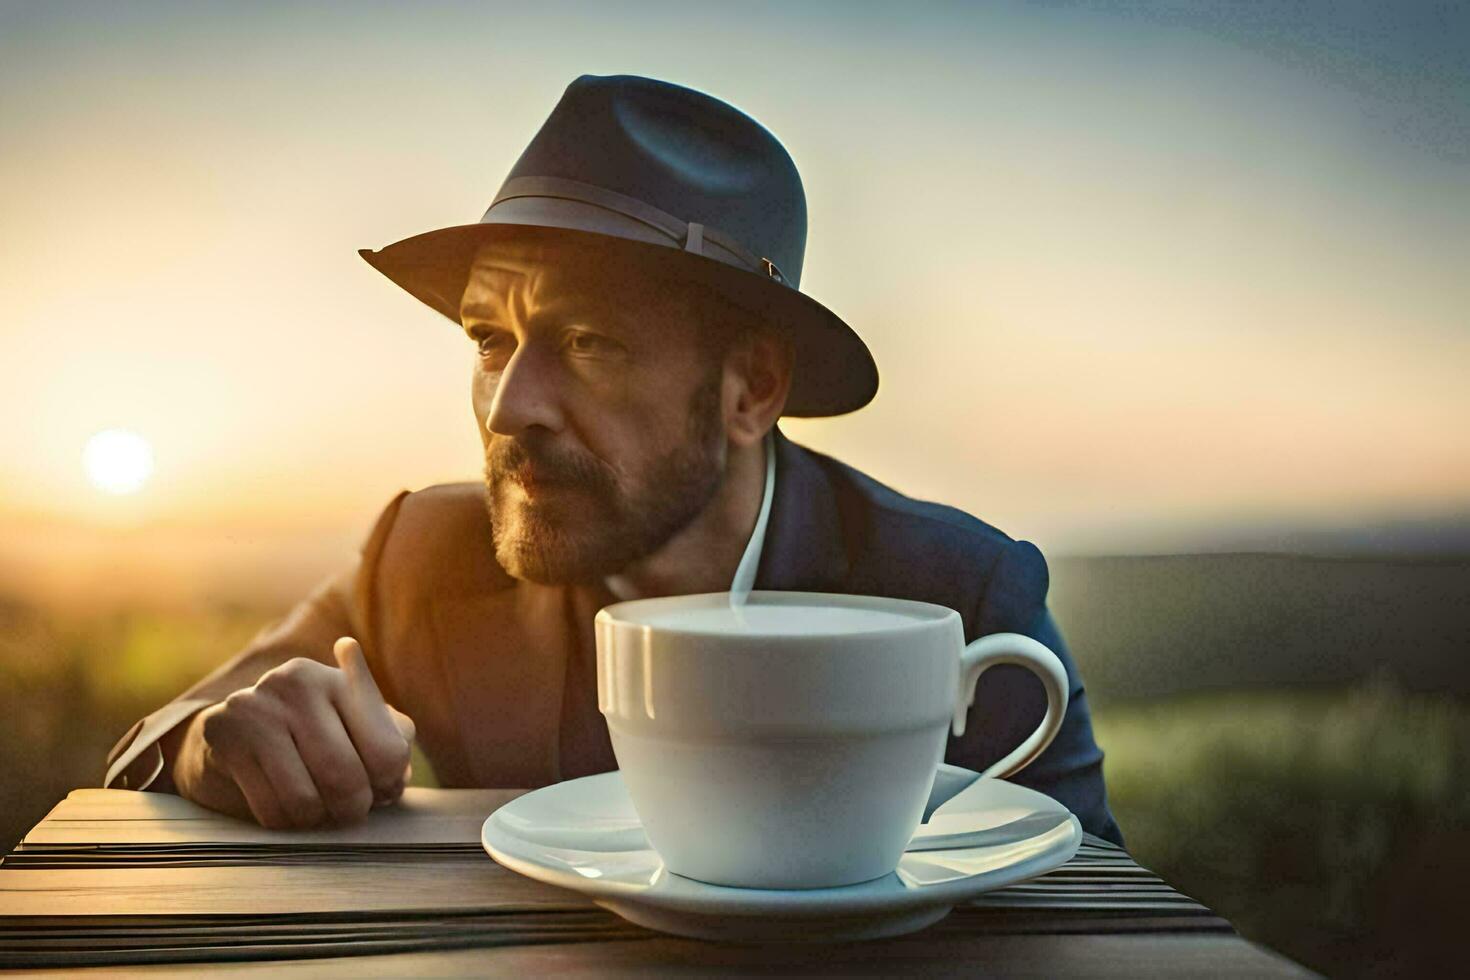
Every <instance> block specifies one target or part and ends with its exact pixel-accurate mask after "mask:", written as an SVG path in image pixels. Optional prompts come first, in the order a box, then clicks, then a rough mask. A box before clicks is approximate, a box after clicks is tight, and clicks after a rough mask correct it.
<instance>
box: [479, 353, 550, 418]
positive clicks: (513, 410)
mask: <svg viewBox="0 0 1470 980" xmlns="http://www.w3.org/2000/svg"><path fill="white" fill-rule="evenodd" d="M552 368H553V365H552V364H550V363H549V359H548V358H547V357H546V356H545V355H544V354H543V353H542V352H540V351H538V350H537V349H536V348H535V347H534V346H532V345H530V344H522V345H521V346H520V347H518V348H517V349H516V352H515V353H514V354H512V355H511V357H510V360H509V361H507V362H506V364H505V369H504V370H502V371H501V372H500V380H499V382H498V383H497V384H496V386H495V397H494V398H493V399H492V400H491V402H490V412H489V414H487V415H486V416H485V428H486V429H488V430H489V431H490V432H492V433H495V434H497V435H504V436H518V435H520V434H521V433H522V432H524V431H525V430H526V429H528V428H530V427H531V426H533V425H539V426H543V427H545V428H547V429H550V430H552V431H553V432H556V431H560V430H561V427H562V415H561V408H560V406H559V404H558V401H557V386H556V380H555V377H554V375H553V370H552Z"/></svg>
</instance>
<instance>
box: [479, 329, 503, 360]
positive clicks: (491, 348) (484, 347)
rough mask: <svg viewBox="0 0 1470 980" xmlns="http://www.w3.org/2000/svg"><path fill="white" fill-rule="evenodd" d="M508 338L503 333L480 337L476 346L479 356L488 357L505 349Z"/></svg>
mask: <svg viewBox="0 0 1470 980" xmlns="http://www.w3.org/2000/svg"><path fill="white" fill-rule="evenodd" d="M507 343H508V340H507V338H506V336H505V334H503V333H492V334H486V335H485V336H483V337H481V338H480V340H479V342H478V343H477V344H476V346H477V347H478V348H479V350H480V356H481V357H489V356H490V355H492V354H498V353H500V352H501V351H503V350H505V349H506V345H507Z"/></svg>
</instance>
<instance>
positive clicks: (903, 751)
mask: <svg viewBox="0 0 1470 980" xmlns="http://www.w3.org/2000/svg"><path fill="white" fill-rule="evenodd" d="M595 624H596V634H597V693H598V705H599V707H600V709H601V710H602V713H603V715H604V716H605V717H606V719H607V726H608V732H609V734H610V736H611V739H612V747H613V752H614V754H615V755H616V757H617V760H618V768H619V769H620V770H621V771H622V775H623V781H624V783H625V784H626V785H627V788H628V793H629V796H630V797H631V799H632V801H633V807H634V809H635V810H636V811H637V812H638V817H639V820H640V821H641V822H642V824H643V828H644V832H645V833H646V834H647V836H648V840H649V843H650V844H651V845H652V846H653V848H654V849H655V850H656V851H658V853H659V856H660V857H661V858H662V859H663V862H664V865H665V866H666V867H667V868H668V870H669V871H672V872H674V873H676V874H679V875H683V876H685V877H688V878H695V879H698V880H700V881H705V882H709V883H712V884H718V885H732V886H738V887H747V888H824V887H835V886H838V885H848V884H855V883H857V882H861V881H868V880H870V879H873V878H879V877H882V876H883V875H886V874H888V873H889V872H891V871H893V869H894V868H896V867H897V866H898V861H899V858H900V857H901V856H902V855H903V851H904V847H905V846H906V845H907V844H908V841H909V838H910V837H912V836H913V833H914V830H915V829H916V828H917V827H918V826H919V823H920V821H921V820H922V818H923V811H924V805H925V803H926V802H927V801H928V798H929V793H930V790H931V789H932V787H933V784H934V776H935V773H936V772H937V771H938V768H939V764H940V762H942V761H943V756H944V748H945V741H946V738H945V736H946V733H947V732H948V731H950V730H953V732H954V734H955V735H956V736H959V735H962V734H964V729H965V719H966V715H967V713H968V711H969V708H970V706H971V705H972V704H973V703H974V699H975V682H976V680H977V678H978V677H979V675H980V673H981V672H983V671H984V670H986V669H987V668H989V667H992V666H994V665H995V664H1002V663H1005V664H1017V665H1020V666H1023V667H1027V668H1029V669H1030V670H1032V671H1033V672H1035V673H1036V675H1037V676H1038V677H1039V678H1041V682H1042V684H1043V686H1044V687H1045V689H1046V700H1047V708H1046V717H1045V718H1044V719H1043V721H1042V723H1041V725H1040V726H1039V727H1038V728H1037V729H1036V731H1035V732H1034V733H1032V734H1031V735H1030V736H1029V737H1028V738H1027V739H1026V740H1025V741H1023V742H1022V743H1021V744H1020V745H1019V746H1017V748H1016V749H1015V750H1014V751H1013V752H1011V753H1010V754H1009V755H1007V756H1006V757H1005V758H1003V759H1001V760H1000V761H999V762H997V763H995V764H994V765H993V766H991V767H989V768H988V769H986V770H985V772H984V773H982V776H983V777H987V778H989V777H1001V776H1006V775H1010V774H1011V773H1014V772H1016V771H1017V770H1019V769H1021V768H1022V767H1023V766H1025V765H1027V764H1028V763H1029V762H1031V760H1033V759H1035V758H1036V756H1038V755H1040V754H1041V752H1042V750H1043V749H1045V748H1046V746H1047V745H1048V744H1050V742H1051V740H1052V739H1053V738H1054V737H1055V736H1056V733H1057V730H1058V729H1059V728H1060V727H1061V724H1062V716H1063V715H1064V714H1065V712H1066V709H1067V675H1066V671H1065V670H1064V669H1063V667H1062V664H1061V661H1059V660H1058V659H1057V657H1056V655H1055V654H1053V653H1052V652H1051V651H1050V650H1048V649H1047V648H1046V646H1045V645H1043V644H1041V643H1039V642H1037V641H1036V640H1034V639H1032V638H1030V637H1028V636H1023V635H1021V634H1019V633H995V634H992V635H990V636H983V637H980V638H979V639H977V640H976V641H975V642H973V643H971V644H969V645H968V646H967V645H966V644H965V642H964V627H963V624H962V622H961V620H960V614H959V613H957V612H956V611H954V610H953V609H949V608H947V607H945V606H940V605H935V604H933V603H927V602H915V601H911V600H907V599H889V598H884V597H878V596H859V595H843V594H833V593H824V592H767V591H755V592H751V593H749V596H748V598H747V600H746V602H745V604H744V605H743V606H740V607H732V606H731V603H730V594H729V593H727V592H715V593H705V594H700V595H682V596H667V597H661V598H655V599H634V600H631V601H628V602H618V603H614V604H612V605H610V606H606V607H605V608H603V609H602V610H601V611H599V612H598V614H597V617H596V621H595Z"/></svg>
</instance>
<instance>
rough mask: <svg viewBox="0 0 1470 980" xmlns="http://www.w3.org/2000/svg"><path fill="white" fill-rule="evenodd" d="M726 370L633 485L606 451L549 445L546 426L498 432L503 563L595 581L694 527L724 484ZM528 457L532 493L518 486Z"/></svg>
mask: <svg viewBox="0 0 1470 980" xmlns="http://www.w3.org/2000/svg"><path fill="white" fill-rule="evenodd" d="M720 380H721V378H720V372H718V371H716V372H713V373H712V374H711V375H710V376H709V377H707V378H706V379H705V380H704V381H703V382H702V383H701V385H700V387H699V388H698V389H697V390H696V391H695V393H694V396H693V398H692V399H691V400H690V405H689V425H688V429H687V438H686V439H685V441H684V442H682V443H681V444H680V445H678V446H675V447H674V448H673V449H671V450H669V451H668V452H666V453H664V454H663V455H661V456H659V457H658V458H657V459H655V460H654V461H653V463H652V464H651V465H650V466H649V467H648V470H647V472H646V473H644V474H642V475H641V479H640V480H639V483H640V486H639V487H637V488H636V489H634V490H633V491H631V492H629V491H625V490H624V489H623V487H622V486H621V485H620V483H619V481H618V479H617V473H616V471H615V470H614V469H613V468H612V467H611V466H609V465H608V464H607V463H605V462H603V461H602V460H601V459H598V458H597V457H595V456H591V455H588V454H581V453H567V452H563V451H561V450H554V449H552V448H551V435H550V433H549V432H546V431H545V430H540V429H535V430H531V432H530V433H528V436H529V438H525V439H520V438H514V437H499V438H497V439H496V440H495V441H492V442H491V444H490V446H489V447H488V449H487V452H486V456H485V506H486V509H487V510H488V511H489V514H490V526H491V531H492V535H493V537H494V541H495V557H496V559H497V560H498V561H499V562H500V565H501V567H502V568H504V569H505V570H506V571H507V572H508V573H509V574H511V575H512V576H514V577H516V578H519V579H527V580H529V581H532V582H539V583H542V584H545V585H570V584H586V583H594V582H597V581H599V580H601V579H603V578H605V577H606V576H608V575H612V574H614V573H616V572H618V571H620V570H622V569H623V568H625V567H626V566H627V565H628V564H629V563H631V562H633V561H635V560H636V559H639V558H642V557H643V556H645V555H648V554H650V553H652V552H654V551H656V550H658V549H659V548H660V547H661V546H662V545H663V544H664V543H665V542H667V541H668V540H669V539H670V538H672V537H673V536H674V535H675V534H677V533H678V532H679V531H680V530H682V529H683V528H685V527H687V526H688V525H689V523H690V522H691V521H693V520H694V518H695V517H697V516H698V515H699V514H700V512H702V511H703V510H704V509H705V508H706V507H707V506H708V505H709V502H710V500H712V499H713V498H714V495H715V492H716V491H717V490H718V489H719V484H720V478H721V475H722V469H723V467H722V464H723V462H724V428H723V426H722V425H721V424H720ZM528 465H529V466H530V467H532V469H533V471H534V475H535V480H536V483H535V485H534V494H535V495H534V496H532V497H530V498H527V497H526V496H525V495H524V494H520V493H519V492H518V491H517V490H516V489H515V488H514V487H512V486H511V484H512V483H518V482H520V478H521V475H522V474H523V473H524V472H525V468H526V467H527V466H528ZM522 485H524V484H522ZM514 496H519V497H520V500H519V501H517V500H514V499H512V497H514Z"/></svg>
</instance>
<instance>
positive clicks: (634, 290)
mask: <svg viewBox="0 0 1470 980" xmlns="http://www.w3.org/2000/svg"><path fill="white" fill-rule="evenodd" d="M460 313H461V322H462V323H463V325H464V329H465V332H466V333H467V334H468V335H469V336H470V338H471V339H472V340H474V341H475V342H476V353H475V370H474V384H473V396H474V405H475V414H476V416H477V418H478V419H479V422H480V438H481V441H482V442H483V444H484V448H485V491H486V506H487V508H488V510H489V512H490V520H491V524H492V527H493V531H494V540H495V552H496V557H497V559H498V560H499V562H500V564H501V565H502V567H504V568H505V569H506V571H507V572H509V573H510V574H511V575H514V576H516V577H517V578H523V579H529V580H531V581H535V582H544V583H571V582H592V581H596V580H598V579H600V578H602V577H603V576H606V575H609V574H612V573H614V572H617V571H619V570H620V569H622V568H624V567H625V566H626V565H628V564H629V563H630V562H632V561H633V560H634V559H637V558H640V557H642V556H644V555H647V554H649V553H650V552H652V551H655V550H657V549H658V548H659V546H661V545H662V544H663V543H664V542H665V541H667V540H668V539H669V538H670V537H672V536H673V535H674V534H675V533H676V532H677V531H679V530H680V529H682V528H683V527H685V526H686V525H687V524H688V523H689V522H690V521H691V520H693V518H694V517H695V516H696V515H697V514H699V512H700V511H702V510H703V509H704V508H705V507H706V506H707V505H708V503H709V501H710V499H711V498H712V497H713V496H714V493H715V491H716V489H717V488H718V485H719V482H720V477H721V474H722V472H723V469H724V465H725V453H726V441H725V432H724V425H723V417H722V409H721V401H722V371H721V369H720V365H719V364H707V363H705V360H706V359H704V358H702V357H701V356H700V354H699V348H698V347H697V346H696V341H695V336H694V331H695V330H697V329H698V327H699V325H698V324H697V323H694V322H689V321H690V313H689V311H688V307H687V306H686V304H684V303H683V302H681V301H679V300H678V298H677V297H676V296H675V295H674V294H673V293H671V292H670V291H668V290H663V289H660V288H659V287H657V286H656V285H654V284H652V283H650V282H649V281H648V280H646V279H642V278H640V277H637V276H635V275H632V274H630V273H627V272H620V271H618V270H616V269H614V268H613V267H612V266H611V265H610V263H609V262H607V261H606V259H605V258H604V257H601V256H598V255H596V254H595V253H586V252H582V251H580V250H577V251H562V250H558V251H557V253H556V254H555V255H553V254H550V253H549V252H547V251H546V250H545V249H543V248H542V247H540V246H535V247H531V246H517V247H515V248H511V247H508V246H495V247H494V248H493V249H491V248H488V247H487V248H485V249H482V250H481V252H480V254H479V255H478V256H477V258H476V260H475V263H474V265H473V266H472V268H471V272H470V277H469V283H468V286H467V287H466V289H465V293H464V297H463V300H462V302H461V306H460Z"/></svg>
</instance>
